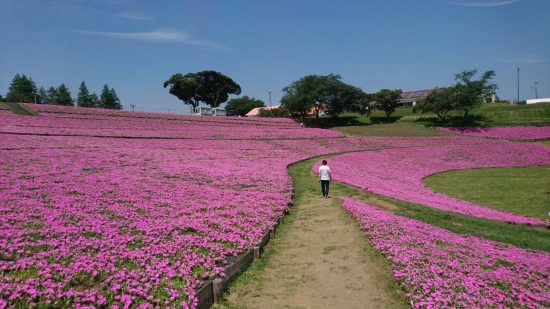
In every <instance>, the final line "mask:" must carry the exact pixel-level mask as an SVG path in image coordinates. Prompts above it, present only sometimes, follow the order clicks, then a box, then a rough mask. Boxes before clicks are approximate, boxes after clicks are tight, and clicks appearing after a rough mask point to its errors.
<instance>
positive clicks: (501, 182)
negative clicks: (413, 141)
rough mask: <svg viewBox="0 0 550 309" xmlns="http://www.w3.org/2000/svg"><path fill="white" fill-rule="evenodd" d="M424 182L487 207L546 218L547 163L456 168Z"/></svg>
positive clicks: (548, 204)
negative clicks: (506, 166) (508, 166)
mask: <svg viewBox="0 0 550 309" xmlns="http://www.w3.org/2000/svg"><path fill="white" fill-rule="evenodd" d="M424 183H425V184H426V185H427V186H429V187H430V188H433V189H434V190H436V191H438V192H442V193H445V194H448V195H452V196H455V197H458V198H460V199H463V200H466V201H469V202H472V203H475V204H479V205H483V206H486V207H488V208H493V209H500V210H503V211H507V212H511V213H517V214H524V215H527V216H531V217H539V218H542V219H548V218H549V216H548V212H549V211H550V186H549V184H550V165H546V166H530V167H510V168H486V169H468V170H456V171H449V172H444V173H439V174H435V175H432V176H430V177H427V178H425V179H424Z"/></svg>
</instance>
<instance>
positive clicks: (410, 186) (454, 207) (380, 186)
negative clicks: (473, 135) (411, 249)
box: [313, 142, 550, 225]
mask: <svg viewBox="0 0 550 309" xmlns="http://www.w3.org/2000/svg"><path fill="white" fill-rule="evenodd" d="M543 164H550V149H549V148H547V147H544V146H541V145H538V144H529V143H520V144H519V143H511V142H500V143H493V144H478V145H473V144H472V145H468V146H452V145H450V146H444V145H441V146H438V147H434V146H428V147H421V148H399V149H386V150H381V151H368V152H359V153H348V154H344V155H340V156H336V157H333V158H331V159H330V166H331V167H332V168H333V169H334V170H335V171H337V172H335V173H334V176H333V177H334V180H336V181H341V182H345V183H348V184H351V185H354V186H358V187H361V188H363V189H365V190H368V191H370V192H373V193H376V194H381V195H386V196H390V197H394V198H397V199H401V200H405V201H409V202H413V203H419V204H424V205H428V206H430V207H434V208H438V209H442V210H446V211H452V212H457V213H460V214H464V215H468V216H473V217H479V218H486V219H491V220H498V221H506V222H513V223H519V224H541V225H544V224H546V223H545V222H544V221H543V220H542V219H539V218H531V217H527V216H523V215H518V214H511V213H506V212H503V211H500V210H495V209H489V208H486V207H483V206H480V205H475V204H472V203H469V202H466V201H464V200H460V199H458V198H454V197H451V196H448V195H446V194H442V193H438V192H435V191H433V190H432V189H430V188H428V187H427V186H425V185H424V184H423V182H422V179H423V178H424V177H427V176H429V175H432V174H435V173H440V172H444V171H448V170H453V169H466V168H482V167H506V166H529V165H543ZM319 165H320V163H319V162H318V163H317V164H316V165H315V166H314V167H313V170H314V171H315V170H317V168H318V166H319Z"/></svg>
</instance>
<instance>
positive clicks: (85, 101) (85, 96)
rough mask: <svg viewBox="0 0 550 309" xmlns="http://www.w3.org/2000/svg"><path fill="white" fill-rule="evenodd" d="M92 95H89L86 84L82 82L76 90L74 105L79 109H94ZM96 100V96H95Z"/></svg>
mask: <svg viewBox="0 0 550 309" xmlns="http://www.w3.org/2000/svg"><path fill="white" fill-rule="evenodd" d="M93 95H94V94H91V93H90V92H89V91H88V87H86V83H85V82H84V81H82V82H81V83H80V87H79V89H78V95H77V97H76V105H78V106H80V107H96V103H97V100H94V96H93ZM95 96H96V98H97V95H95Z"/></svg>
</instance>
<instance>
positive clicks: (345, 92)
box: [326, 81, 366, 118]
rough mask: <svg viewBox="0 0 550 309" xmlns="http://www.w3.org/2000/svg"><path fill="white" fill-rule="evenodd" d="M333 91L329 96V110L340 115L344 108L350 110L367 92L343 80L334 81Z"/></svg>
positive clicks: (331, 113)
mask: <svg viewBox="0 0 550 309" xmlns="http://www.w3.org/2000/svg"><path fill="white" fill-rule="evenodd" d="M331 91H332V93H331V94H330V95H329V96H328V97H327V101H326V102H327V112H328V114H330V115H332V116H333V117H335V118H336V117H338V115H340V113H342V112H343V111H344V110H349V109H350V108H351V107H352V106H353V105H354V104H356V102H358V101H360V100H362V99H363V98H364V97H365V96H366V93H365V92H363V90H361V89H360V88H358V87H355V86H352V85H348V84H345V83H343V82H341V81H337V82H336V83H334V85H333V88H332V90H331Z"/></svg>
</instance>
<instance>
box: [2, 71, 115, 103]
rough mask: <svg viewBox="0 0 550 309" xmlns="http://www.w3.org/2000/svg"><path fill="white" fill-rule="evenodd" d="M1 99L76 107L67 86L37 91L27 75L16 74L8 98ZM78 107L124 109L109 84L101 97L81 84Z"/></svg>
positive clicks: (77, 98)
mask: <svg viewBox="0 0 550 309" xmlns="http://www.w3.org/2000/svg"><path fill="white" fill-rule="evenodd" d="M0 99H1V100H3V101H6V102H32V103H37V104H56V105H66V106H74V104H75V100H74V99H73V98H72V96H71V92H70V91H69V88H68V87H67V86H66V85H65V84H61V85H59V86H58V87H53V86H51V87H49V88H48V89H47V90H46V88H44V86H40V88H38V89H37V87H36V84H35V83H34V81H33V80H32V78H30V77H27V76H26V75H24V74H23V75H19V74H16V75H15V77H14V78H13V80H12V82H11V84H10V87H9V90H8V93H7V94H6V97H5V98H3V97H1V96H0ZM76 105H77V106H79V107H99V108H109V109H122V104H121V102H120V99H119V98H118V95H117V93H116V91H115V89H114V88H109V86H108V85H107V84H105V86H103V90H102V92H101V97H99V96H98V95H97V94H95V93H90V91H89V90H88V88H87V86H86V83H85V82H84V81H83V82H81V83H80V87H79V89H78V94H77V97H76Z"/></svg>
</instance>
